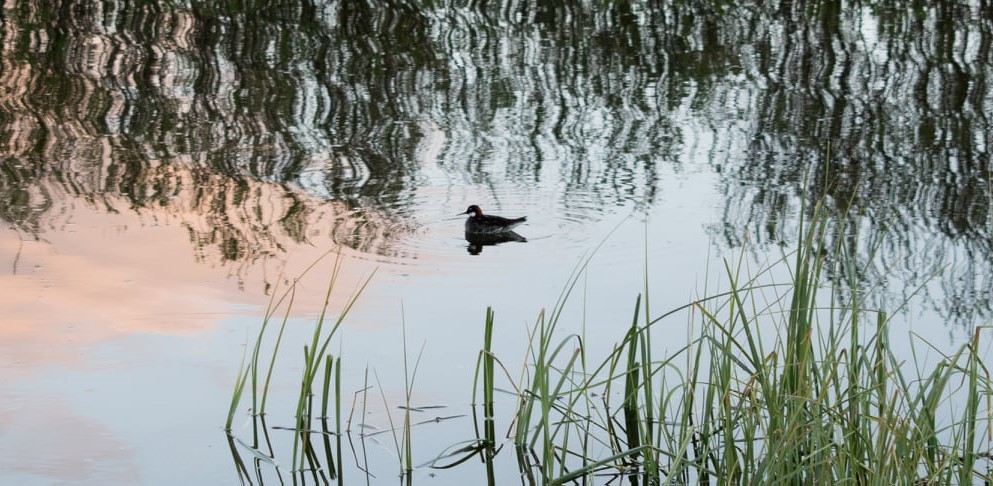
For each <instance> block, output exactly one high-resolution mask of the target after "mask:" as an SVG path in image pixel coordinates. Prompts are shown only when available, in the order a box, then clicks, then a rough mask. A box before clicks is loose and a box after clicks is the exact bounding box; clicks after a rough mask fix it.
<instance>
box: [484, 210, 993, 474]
mask: <svg viewBox="0 0 993 486" xmlns="http://www.w3.org/2000/svg"><path fill="white" fill-rule="evenodd" d="M811 214H812V217H811V218H810V220H809V221H803V220H801V224H800V228H801V230H800V234H801V238H800V241H799V243H798V245H797V248H796V249H795V251H794V252H793V253H792V256H791V257H790V258H784V260H783V262H781V264H782V265H786V266H787V268H788V269H789V279H788V281H787V282H785V283H777V282H768V283H763V282H762V281H760V279H759V277H764V276H765V277H767V276H768V275H771V273H768V272H759V276H758V277H756V278H751V279H744V278H743V277H742V267H741V265H740V264H739V265H737V266H735V265H732V264H730V263H726V264H725V276H726V281H727V286H728V290H727V291H725V292H722V293H719V294H717V295H713V296H709V297H706V298H702V299H699V300H697V301H694V302H691V303H690V304H687V305H686V306H684V307H681V308H679V309H675V310H673V311H671V312H668V313H666V314H663V315H662V316H659V317H656V318H654V319H652V318H649V316H648V302H647V298H646V299H642V298H641V297H640V296H639V298H638V299H636V300H635V304H634V317H633V319H632V320H631V325H630V327H629V330H628V332H627V334H626V335H625V336H624V337H623V339H622V340H621V341H620V343H618V345H617V346H616V347H615V348H614V351H613V352H612V353H610V354H609V355H608V356H607V357H606V358H605V359H603V360H602V361H600V363H599V364H598V365H595V366H589V365H587V358H586V356H585V345H584V343H583V340H582V337H581V336H578V335H570V336H567V337H557V336H556V335H555V329H556V327H557V326H558V324H559V320H560V318H561V315H562V308H563V306H564V303H565V300H567V298H568V296H569V294H570V293H571V291H572V289H573V287H574V286H575V285H576V283H577V282H578V281H579V278H580V274H581V273H582V269H583V266H585V264H584V265H582V266H580V267H579V269H577V272H576V273H575V274H574V275H573V277H572V278H571V279H570V281H569V284H568V285H567V286H566V290H565V291H564V292H563V295H562V297H560V299H559V302H558V303H557V304H556V306H555V307H554V308H553V310H552V312H550V313H547V314H546V313H545V312H544V311H543V312H541V313H540V314H539V316H538V318H537V322H536V324H535V326H534V329H533V334H532V340H531V344H530V354H529V356H530V357H529V360H528V363H527V364H526V369H527V372H526V373H525V372H522V378H521V382H520V384H515V387H516V388H518V389H519V390H520V391H519V394H518V401H519V403H518V406H517V411H516V413H515V416H514V420H515V425H514V427H513V429H512V430H513V433H512V436H513V440H514V443H515V445H516V446H517V447H518V458H519V461H518V462H519V464H520V466H521V470H522V473H523V474H525V475H528V476H532V478H533V476H534V475H537V476H538V477H539V478H540V481H541V482H543V483H548V484H561V483H564V482H567V481H573V480H578V479H581V478H582V479H589V478H591V477H592V475H594V474H600V475H602V474H616V475H618V476H625V477H634V478H641V479H640V480H638V481H636V483H637V482H644V483H645V484H660V483H669V482H676V483H683V484H685V483H698V482H700V483H709V482H717V483H720V484H725V483H729V484H745V483H749V484H750V483H770V482H776V483H789V484H838V483H850V484H935V483H938V484H971V483H973V482H983V481H986V482H989V481H991V472H990V471H991V457H993V456H991V444H993V429H991V427H993V425H991V424H993V418H991V409H993V406H991V404H990V402H991V396H993V391H991V380H990V375H989V370H988V368H987V366H986V364H985V363H984V361H983V359H982V357H983V355H982V351H981V347H980V339H981V336H982V335H983V331H984V330H986V331H988V330H989V328H984V327H977V328H976V330H975V333H974V335H973V337H972V339H970V340H969V341H968V342H966V343H965V344H963V345H962V346H961V347H960V348H959V349H958V350H957V352H955V353H953V354H951V355H948V356H944V357H943V359H942V360H941V361H940V363H938V364H937V365H934V366H933V367H931V368H928V369H925V368H924V365H922V364H920V363H918V362H916V358H915V361H914V362H910V363H907V362H902V361H900V360H899V359H898V358H897V357H896V356H894V354H893V352H892V350H891V349H890V346H889V339H888V335H889V332H890V319H889V316H888V314H887V313H885V312H883V311H881V310H872V309H869V308H867V306H865V305H864V302H865V300H866V298H865V296H864V295H863V293H862V292H860V290H859V284H858V281H857V278H858V277H857V275H858V272H857V270H858V269H856V268H854V265H853V263H852V262H853V261H854V258H853V256H852V255H848V254H846V253H845V251H846V250H845V246H843V245H841V244H837V245H832V244H831V238H829V233H830V230H831V228H832V225H834V226H833V228H834V229H835V230H837V229H838V228H839V227H840V225H843V224H844V222H843V221H840V220H838V219H834V218H831V217H829V216H828V215H826V214H825V210H824V209H823V208H822V207H821V206H817V207H815V208H813V209H812V211H811ZM829 265H830V267H828V266H829ZM826 268H830V270H831V272H830V273H831V275H832V276H834V278H833V279H825V278H824V273H825V269H826ZM646 280H647V277H646ZM826 280H828V281H827V282H826ZM646 291H647V282H646ZM646 295H647V294H646ZM677 314H683V315H687V314H688V315H689V319H690V321H691V322H692V323H693V327H694V328H695V332H692V333H691V337H690V339H689V341H688V342H687V343H686V345H685V347H682V348H681V349H679V350H678V351H676V352H674V353H672V354H670V355H668V356H658V355H656V354H655V353H653V351H652V348H651V345H652V339H651V331H652V330H653V329H658V328H661V327H663V326H667V325H672V322H671V321H672V320H674V318H675V317H676V316H677ZM492 320H493V317H492V314H491V313H488V315H487V329H490V328H491V327H492V325H493V323H492ZM484 356H485V358H486V359H484V360H481V363H482V364H483V366H484V367H483V376H484V378H485V379H484V380H483V387H484V390H483V395H484V397H485V399H484V400H485V401H486V403H491V401H492V396H493V391H492V387H493V386H494V379H493V364H492V356H493V354H492V352H491V351H490V349H489V341H488V339H487V343H486V351H485V353H484ZM525 376H527V377H528V378H524V377H525ZM477 386H478V382H477ZM487 410H488V415H489V414H492V411H491V405H490V406H489V407H488V408H487Z"/></svg>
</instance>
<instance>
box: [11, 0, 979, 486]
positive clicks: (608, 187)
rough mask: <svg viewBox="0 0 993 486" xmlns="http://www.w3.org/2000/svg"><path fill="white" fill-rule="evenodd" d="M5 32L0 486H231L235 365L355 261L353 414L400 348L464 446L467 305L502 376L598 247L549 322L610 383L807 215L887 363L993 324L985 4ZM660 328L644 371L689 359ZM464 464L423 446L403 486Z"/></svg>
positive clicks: (290, 340)
mask: <svg viewBox="0 0 993 486" xmlns="http://www.w3.org/2000/svg"><path fill="white" fill-rule="evenodd" d="M0 26H2V33H0V48H2V59H0V61H2V65H0V151H2V152H0V263H2V266H0V383H2V386H0V483H4V484H66V483H80V484H239V483H241V481H242V479H243V478H242V476H240V475H239V473H238V472H237V470H236V467H235V464H236V463H235V461H234V459H233V456H232V449H231V448H230V447H229V443H228V440H227V436H226V435H225V434H224V433H223V431H222V427H223V424H224V419H225V415H226V412H227V407H228V403H229V399H230V392H231V387H232V384H233V382H234V379H235V374H236V373H237V370H238V365H239V363H241V359H242V355H243V353H244V350H245V345H246V343H247V342H249V341H251V340H252V339H254V335H255V333H256V332H257V331H258V327H259V325H260V323H261V320H262V314H263V313H264V311H265V308H266V305H267V303H268V302H269V300H270V298H271V296H272V295H274V294H275V295H278V294H279V293H280V292H281V289H284V288H286V286H287V285H288V284H289V283H290V282H291V281H292V280H293V279H294V278H296V277H298V276H300V275H301V274H302V272H303V271H304V269H305V268H306V267H307V266H308V265H310V264H311V263H313V262H315V261H317V260H318V259H319V258H320V257H321V256H322V255H324V254H326V253H327V252H328V251H329V250H333V249H335V248H339V247H340V248H341V254H342V255H343V256H344V260H343V266H342V273H341V275H340V277H339V278H340V280H339V288H338V289H337V291H336V292H335V294H334V296H333V298H332V303H331V309H332V311H333V312H335V313H336V312H338V311H339V310H340V308H341V306H342V305H343V303H344V302H345V300H346V299H347V298H348V297H349V296H350V295H351V293H352V291H353V289H354V287H355V286H356V285H357V284H358V283H359V282H361V281H362V279H363V278H366V277H368V276H369V275H371V274H372V272H374V271H375V272H376V273H375V276H374V277H373V279H372V282H371V283H370V285H369V287H368V288H367V289H366V291H365V292H364V293H363V295H362V296H361V298H360V300H359V302H358V304H357V305H356V307H355V308H354V309H353V311H352V313H351V314H350V315H349V317H348V319H347V320H346V321H345V324H344V325H343V327H342V328H341V329H340V330H339V334H338V336H337V337H336V338H335V341H334V344H333V347H334V348H335V349H334V351H333V352H334V353H335V354H336V355H341V356H342V357H343V362H344V369H345V376H344V380H345V385H344V387H343V390H345V392H344V393H345V395H347V396H346V397H345V399H344V400H343V402H345V403H346V405H347V406H349V407H350V406H351V404H352V402H353V396H354V395H353V394H354V393H355V392H356V391H358V390H360V389H363V388H364V386H365V384H364V383H365V380H366V370H367V369H368V370H369V371H368V376H369V378H368V380H369V384H370V385H371V386H372V387H373V388H372V391H370V392H369V393H370V395H369V399H368V400H367V403H365V405H366V410H367V414H366V415H367V418H366V422H367V423H368V424H369V425H370V427H369V428H368V430H373V429H372V427H375V430H385V429H387V428H388V427H389V422H388V417H387V416H386V413H385V411H384V409H385V407H384V405H383V404H384V401H385V402H386V403H388V404H389V408H390V409H391V410H392V412H393V413H394V414H397V413H398V410H397V409H396V406H397V405H399V404H402V403H403V402H404V373H403V353H404V337H403V334H402V329H405V330H406V343H407V345H406V348H407V352H408V354H409V355H410V356H409V358H408V359H409V360H410V361H413V360H414V358H415V356H417V354H418V353H422V354H420V363H419V366H418V369H417V373H416V375H415V379H414V386H413V397H412V403H414V404H416V405H418V406H444V407H445V408H443V409H428V411H425V412H421V413H420V416H422V418H423V419H433V418H435V417H448V416H462V415H465V414H468V413H469V411H470V407H469V402H470V399H471V387H472V377H473V371H474V367H475V362H476V356H477V353H478V351H479V349H480V347H481V345H482V333H483V331H482V329H483V322H484V316H485V310H486V307H487V306H492V307H493V308H494V309H495V311H496V316H497V333H496V336H495V340H494V345H493V347H494V350H495V351H496V352H497V354H498V355H500V356H501V357H503V358H505V362H506V363H510V364H513V366H515V367H517V368H515V369H519V363H521V362H522V359H523V357H524V355H525V352H526V346H527V330H528V326H530V325H532V324H533V323H534V322H535V318H536V316H537V314H538V311H539V310H540V309H542V308H549V307H551V306H552V305H554V303H555V301H556V299H557V297H558V296H559V293H560V292H561V290H562V289H563V287H564V286H565V284H566V282H567V279H568V278H569V275H570V274H571V273H572V272H573V270H574V269H575V268H576V267H577V265H578V264H579V263H580V262H581V261H582V259H583V258H584V257H586V256H588V255H590V254H591V253H593V252H594V250H595V249H596V248H597V247H598V245H600V244H601V243H602V246H600V247H599V249H598V250H596V253H595V255H594V256H593V258H592V260H591V263H590V265H589V267H588V271H587V273H586V275H585V276H584V277H583V278H581V279H580V284H579V286H578V287H577V289H576V291H575V295H574V300H573V301H572V305H570V306H569V308H568V309H569V311H568V313H567V314H566V316H567V319H566V322H565V324H563V326H564V328H563V332H585V335H586V337H587V342H588V343H589V346H590V353H591V354H594V355H595V354H598V353H600V354H602V353H604V352H606V351H609V350H610V349H611V346H612V345H613V343H615V342H617V341H619V340H620V339H621V338H622V337H623V333H624V331H625V329H626V327H627V326H629V325H630V322H631V315H632V309H633V308H634V305H635V304H634V302H635V298H636V297H637V295H638V293H639V292H643V291H644V289H645V285H646V284H645V275H646V274H647V275H648V280H649V282H648V287H649V290H650V295H651V309H652V310H653V311H652V313H653V314H657V313H661V312H663V311H665V310H668V309H671V308H674V307H677V306H679V305H682V304H685V303H687V302H689V301H691V300H692V299H694V298H696V297H700V296H701V295H704V294H705V292H710V291H714V290H715V289H718V288H721V285H722V284H721V274H722V271H723V266H722V265H723V264H722V263H721V262H722V260H723V259H740V258H743V259H744V260H745V261H747V262H749V265H751V266H752V269H753V270H755V271H758V269H760V268H762V267H763V266H764V265H766V264H769V263H770V262H773V261H775V260H776V259H778V258H779V257H781V256H782V255H783V254H784V253H786V252H789V250H790V248H791V245H792V244H793V243H794V242H795V240H796V232H797V226H798V218H799V216H800V215H801V207H802V206H803V204H804V201H806V202H807V203H808V204H809V203H810V202H812V201H814V200H819V199H822V200H824V201H825V203H826V205H827V206H828V207H829V208H831V209H832V210H834V211H837V212H839V213H842V214H847V215H848V216H849V217H850V218H851V224H850V226H848V231H847V232H846V233H844V234H835V235H833V236H832V237H833V238H835V239H836V241H844V242H845V246H846V247H848V248H849V249H850V251H851V252H852V254H853V255H855V258H856V259H857V260H858V261H859V263H860V264H861V265H863V266H864V271H863V272H862V273H861V274H860V277H861V278H862V281H861V282H860V285H863V286H864V288H865V291H866V292H869V293H871V295H872V296H873V299H874V301H875V302H877V303H878V305H879V306H881V307H884V308H887V309H891V310H894V311H896V310H898V309H899V312H898V317H897V318H896V319H894V322H895V324H894V325H895V326H898V327H897V328H895V330H894V331H893V332H894V342H895V343H897V345H899V343H901V342H903V341H904V340H905V336H907V335H909V332H910V331H913V332H915V333H917V334H918V335H921V336H923V337H924V338H925V339H927V340H928V341H929V342H931V343H932V344H934V345H935V346H936V347H937V348H939V349H951V348H952V347H954V346H956V345H958V344H961V342H962V341H963V340H964V339H965V338H967V337H968V336H971V335H972V333H973V329H974V328H975V327H976V326H981V325H990V324H991V318H993V268H991V262H993V212H991V206H993V203H991V201H993V189H991V184H993V182H991V179H993V173H991V171H993V168H991V163H990V154H991V150H993V135H991V134H993V126H991V119H990V114H991V113H993V87H991V84H993V4H991V3H990V2H989V1H988V0H978V1H963V2H951V1H949V2H916V3H915V2H911V3H908V4H907V5H903V4H900V3H899V2H897V4H896V5H891V4H888V3H885V2H883V3H878V4H877V3H875V2H817V1H810V2H806V1H771V2H745V3H743V4H740V5H733V4H731V3H726V2H717V1H713V2H711V1H688V2H687V1H672V2H668V1H662V2H644V3H643V2H601V1H587V2H578V3H572V2H569V3H562V2H528V1H496V2H416V1H411V2H408V1H401V2H379V1H375V0H373V1H368V2H349V1H343V2H328V3H323V4H313V3H311V2H301V1H297V0H286V1H281V2H271V3H270V2H233V3H219V4H215V3H209V2H208V3H204V2H183V1H178V2H166V3H159V2H142V1H138V2H118V1H102V2H54V3H52V2H50V3H48V4H45V5H43V6H39V4H37V3H35V2H23V1H13V2H8V3H6V4H5V5H4V6H3V15H2V21H0ZM470 204H478V205H480V206H482V208H483V209H484V210H485V211H487V212H490V213H493V214H500V215H504V216H514V217H516V216H523V215H527V216H528V222H527V224H525V225H523V226H521V227H519V228H518V233H520V235H521V236H523V237H524V238H525V239H526V241H513V242H505V243H502V244H499V245H488V246H482V247H476V246H474V245H473V244H472V243H470V242H467V241H466V239H465V237H464V233H463V220H464V216H456V214H457V213H461V212H463V211H465V208H466V207H467V206H468V205H470ZM871 249H878V251H875V252H873V251H870V250H871ZM333 259H334V257H333V256H331V257H327V258H325V259H324V260H322V261H321V262H320V263H319V264H318V265H317V266H316V267H315V268H314V269H312V270H311V271H310V272H309V273H307V275H306V277H305V278H304V279H302V281H301V282H300V284H299V287H298V290H297V292H296V295H295V301H294V304H293V308H292V313H291V320H290V325H289V327H288V330H287V335H286V336H284V337H283V343H284V344H283V348H282V349H281V351H280V353H281V354H280V355H279V363H278V365H279V366H280V367H278V368H277V375H276V377H275V378H274V380H275V385H274V390H273V391H272V397H273V398H272V400H273V403H271V404H270V405H269V422H270V425H276V426H292V416H293V412H294V407H295V402H294V400H295V392H296V388H297V387H298V386H299V374H300V369H299V366H300V361H301V356H302V347H303V344H304V342H305V339H306V338H307V336H309V333H310V332H311V330H312V326H313V323H314V321H315V317H314V316H315V315H316V314H317V313H318V312H319V310H320V308H321V305H322V303H323V300H324V296H325V290H326V285H327V281H328V278H329V276H330V272H331V268H332V265H333ZM907 299H911V300H910V303H909V304H908V305H906V306H903V307H901V304H903V303H904V302H905V301H907ZM667 326H668V327H667V328H666V331H665V332H664V333H659V334H658V335H659V337H661V336H665V337H666V339H665V340H663V341H661V342H660V343H659V344H658V345H657V346H656V349H658V350H659V351H660V353H664V352H665V350H666V349H667V348H678V347H681V346H682V345H683V344H685V342H686V338H685V336H686V332H687V319H686V318H678V319H675V320H674V321H673V322H672V323H671V324H667ZM986 349H987V350H988V349H989V347H988V345H987V348H986ZM932 352H933V351H932ZM991 355H993V354H991ZM377 376H378V378H376V377H377ZM248 406H249V405H248V404H247V402H243V403H242V406H241V409H242V410H241V411H240V412H239V415H238V417H237V418H236V422H235V434H236V436H238V437H241V438H243V439H244V440H245V441H247V442H249V443H250V442H251V430H250V428H247V425H246V424H248V423H250V415H249V411H248V410H247V408H248ZM358 410H361V408H359V409H358ZM356 413H358V414H359V415H361V414H362V412H361V411H358V412H356ZM498 427H507V424H506V423H503V424H502V425H498ZM271 433H272V434H273V435H274V438H273V440H274V442H275V443H276V448H277V449H278V451H277V453H276V456H277V458H276V462H277V463H279V464H280V465H281V467H284V468H286V467H288V466H287V465H288V464H289V463H290V459H289V457H290V455H291V454H292V452H291V442H292V433H290V432H287V431H280V430H279V429H276V430H274V431H272V432H271ZM356 434H357V432H356ZM472 436H473V433H472V430H471V422H469V421H468V419H467V418H460V419H452V420H449V421H442V422H441V423H437V424H428V425H425V426H422V427H418V428H416V429H415V433H414V439H413V440H414V445H415V450H416V453H415V461H420V462H426V461H428V460H430V459H431V458H433V457H434V456H436V455H437V454H439V453H440V452H441V451H442V450H443V449H444V448H445V447H448V446H451V445H453V444H455V443H458V442H460V441H463V440H468V439H470V438H472ZM356 440H357V441H358V439H356ZM358 443H361V445H362V446H363V447H364V448H362V449H361V450H362V451H364V452H362V453H354V454H355V455H354V456H352V455H348V456H347V457H346V458H345V460H346V461H348V463H349V466H348V469H349V470H350V471H351V472H350V476H348V477H350V478H354V480H355V481H359V480H360V478H361V480H365V479H366V477H365V476H363V475H360V474H358V472H359V471H360V470H361V469H362V468H363V467H365V466H360V465H359V463H358V461H357V460H355V459H352V457H362V458H363V460H365V461H367V465H368V468H369V470H370V471H372V472H373V474H375V477H374V478H372V479H370V480H369V481H370V482H371V483H373V484H381V483H393V482H395V481H396V480H397V479H396V478H397V476H396V471H397V470H398V466H397V462H396V453H395V450H394V448H393V447H394V446H393V439H392V436H390V435H389V434H388V433H387V434H380V435H376V436H372V437H368V438H367V439H366V440H365V441H358ZM235 450H236V451H238V453H239V454H241V455H243V456H245V458H244V460H246V461H247V462H248V463H249V464H251V462H252V461H251V459H252V456H251V453H250V452H249V451H248V450H247V448H245V447H243V446H242V445H236V446H235ZM505 455H507V456H510V455H511V454H510V453H507V454H505ZM507 461H508V462H507V468H506V469H505V470H501V474H504V475H503V476H501V478H502V479H501V481H502V482H514V483H516V482H517V481H520V478H519V473H518V471H517V469H516V466H514V465H513V461H512V459H511V458H509V457H508V459H507ZM363 464H365V463H363ZM259 471H260V472H258V473H257V472H256V471H255V470H254V469H253V470H252V473H251V475H250V480H251V481H252V482H254V483H256V484H257V483H260V482H261V483H269V484H278V483H279V482H280V481H281V480H283V481H289V480H290V477H291V473H289V472H288V469H285V470H281V471H283V472H281V474H282V475H281V476H280V474H278V473H277V472H276V469H275V468H274V467H272V466H271V465H270V464H269V463H267V462H264V461H263V462H262V463H261V466H259ZM480 477H481V476H480V466H479V464H472V463H469V464H467V465H466V466H465V467H460V468H455V469H452V470H444V471H438V470H430V469H427V468H422V469H419V470H418V471H417V472H416V473H415V476H414V478H413V479H414V482H417V483H429V484H473V483H479V481H480ZM311 479H312V478H311V477H309V476H308V477H307V479H306V480H307V481H310V480H311Z"/></svg>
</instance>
